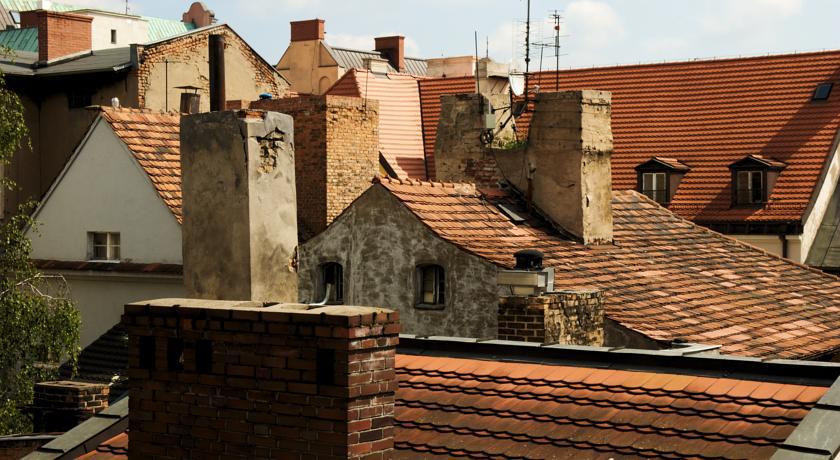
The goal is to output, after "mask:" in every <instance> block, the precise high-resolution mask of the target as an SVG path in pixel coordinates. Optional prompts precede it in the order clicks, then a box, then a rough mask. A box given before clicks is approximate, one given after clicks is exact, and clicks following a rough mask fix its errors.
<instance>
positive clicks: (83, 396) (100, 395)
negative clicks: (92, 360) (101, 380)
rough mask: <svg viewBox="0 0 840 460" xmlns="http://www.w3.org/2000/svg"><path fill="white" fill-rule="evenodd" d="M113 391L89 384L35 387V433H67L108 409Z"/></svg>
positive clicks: (33, 408) (73, 383)
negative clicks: (109, 398) (110, 394)
mask: <svg viewBox="0 0 840 460" xmlns="http://www.w3.org/2000/svg"><path fill="white" fill-rule="evenodd" d="M109 393H110V388H108V385H105V384H98V383H86V382H71V381H57V382H41V383H36V384H35V397H34V399H33V402H32V413H33V414H34V419H35V420H34V423H35V432H36V433H51V432H64V431H67V430H69V429H71V428H73V427H75V426H76V425H78V424H79V423H81V422H83V421H85V420H87V419H89V418H91V417H93V415H94V414H97V413H99V412H101V411H103V410H105V409H107V408H108V395H109Z"/></svg>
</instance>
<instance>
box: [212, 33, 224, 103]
mask: <svg viewBox="0 0 840 460" xmlns="http://www.w3.org/2000/svg"><path fill="white" fill-rule="evenodd" d="M224 109H225V36H224V35H216V34H214V35H210V111H211V112H218V111H220V110H224Z"/></svg>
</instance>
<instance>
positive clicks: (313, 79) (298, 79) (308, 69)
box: [277, 40, 346, 94]
mask: <svg viewBox="0 0 840 460" xmlns="http://www.w3.org/2000/svg"><path fill="white" fill-rule="evenodd" d="M277 70H278V71H279V72H280V74H281V75H283V77H285V78H286V80H288V81H289V82H290V83H291V86H290V89H291V90H292V91H295V92H298V93H301V94H324V93H326V92H327V90H328V89H330V87H331V86H332V85H333V83H335V82H336V81H338V79H339V78H341V76H342V75H344V72H345V71H346V69H344V68H342V67H341V66H339V65H338V63H337V62H336V61H335V59H333V57H332V56H331V55H330V53H329V51H327V49H326V47H325V45H324V42H323V41H321V40H303V41H293V42H291V43H289V47H288V48H287V49H286V52H285V53H283V57H281V58H280V61H279V62H278V63H277Z"/></svg>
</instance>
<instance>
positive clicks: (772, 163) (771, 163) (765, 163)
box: [729, 155, 787, 170]
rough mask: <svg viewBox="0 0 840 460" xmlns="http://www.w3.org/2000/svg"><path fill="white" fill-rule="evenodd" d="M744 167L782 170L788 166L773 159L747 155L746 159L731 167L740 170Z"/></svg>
mask: <svg viewBox="0 0 840 460" xmlns="http://www.w3.org/2000/svg"><path fill="white" fill-rule="evenodd" d="M744 166H760V167H764V168H768V169H775V170H782V169H784V168H785V166H787V165H786V164H784V163H782V162H781V161H776V160H773V159H772V158H764V157H762V156H761V155H747V156H746V157H744V158H741V159H740V160H738V161H736V162H734V163H732V164H731V165H729V167H730V168H740V167H744Z"/></svg>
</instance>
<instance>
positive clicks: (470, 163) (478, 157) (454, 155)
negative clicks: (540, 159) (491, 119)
mask: <svg viewBox="0 0 840 460" xmlns="http://www.w3.org/2000/svg"><path fill="white" fill-rule="evenodd" d="M479 98H483V96H481V95H479V94H459V95H454V96H442V97H441V98H440V101H441V102H440V104H441V110H440V122H439V124H438V128H437V130H436V136H437V137H436V140H435V147H434V152H435V154H434V158H435V160H434V161H435V170H436V171H435V177H436V178H437V179H438V180H440V181H443V182H470V183H475V185H476V186H478V187H482V188H484V187H496V186H498V183H499V181H500V180H502V179H503V177H502V174H501V172H500V170H499V167H498V165H497V163H496V155H505V154H506V152H504V151H498V150H495V149H490V148H487V147H485V146H484V145H483V144H482V143H481V140H480V137H481V133H482V132H484V131H485V130H486V127H485V125H484V115H483V114H482V113H481V112H480V111H479V101H480V99H479ZM487 103H488V102H487V100H486V99H485V104H487Z"/></svg>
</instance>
